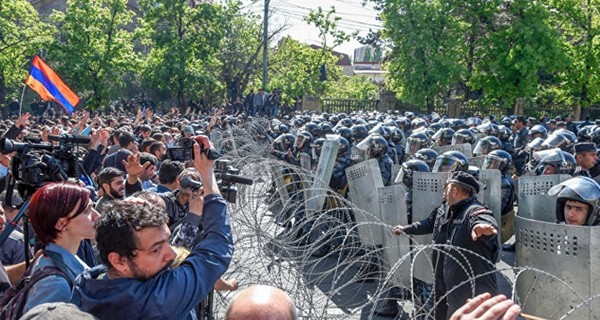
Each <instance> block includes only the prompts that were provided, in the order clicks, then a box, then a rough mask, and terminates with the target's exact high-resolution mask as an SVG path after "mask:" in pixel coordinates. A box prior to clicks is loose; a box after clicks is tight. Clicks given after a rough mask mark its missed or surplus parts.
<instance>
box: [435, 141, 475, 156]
mask: <svg viewBox="0 0 600 320" xmlns="http://www.w3.org/2000/svg"><path fill="white" fill-rule="evenodd" d="M472 148H473V146H471V144H470V143H461V144H455V145H451V146H443V147H438V146H437V145H436V146H433V147H432V149H433V150H435V151H437V152H438V153H440V154H442V153H444V152H446V151H460V152H462V154H464V155H465V157H467V158H472V157H473V151H472Z"/></svg>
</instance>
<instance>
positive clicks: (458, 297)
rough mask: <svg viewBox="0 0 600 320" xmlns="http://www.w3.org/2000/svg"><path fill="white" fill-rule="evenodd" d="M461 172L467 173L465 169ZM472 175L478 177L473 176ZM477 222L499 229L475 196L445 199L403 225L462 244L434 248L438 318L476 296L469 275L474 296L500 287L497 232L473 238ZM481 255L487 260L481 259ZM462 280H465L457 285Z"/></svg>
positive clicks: (412, 231) (446, 242)
mask: <svg viewBox="0 0 600 320" xmlns="http://www.w3.org/2000/svg"><path fill="white" fill-rule="evenodd" d="M461 174H463V175H468V174H465V173H462V172H461ZM471 179H473V181H475V179H474V178H473V177H472V176H471ZM478 189H479V186H477V187H476V191H478ZM476 193H477V192H475V194H476ZM477 224H488V225H492V226H493V227H494V228H496V230H498V225H497V222H496V220H495V219H494V216H493V214H492V212H491V211H490V210H489V209H487V208H486V207H484V206H483V205H482V204H481V203H479V202H478V201H477V199H476V197H475V196H473V197H469V198H466V199H463V200H461V201H459V202H457V203H454V204H452V205H450V206H448V205H447V204H446V203H444V204H442V205H441V206H440V207H438V208H437V209H436V210H434V211H433V212H432V213H431V214H430V215H429V217H427V218H425V219H423V220H421V221H418V222H414V223H412V224H410V225H408V226H406V227H405V228H404V233H406V234H414V235H421V234H428V233H433V242H434V243H435V244H442V245H451V246H453V247H458V248H460V250H459V249H455V248H453V247H442V248H439V250H434V251H433V254H432V261H433V263H434V269H435V290H434V296H435V300H436V309H435V318H436V319H447V318H448V317H449V315H451V314H452V313H454V311H456V310H457V309H458V308H460V307H461V306H462V305H463V304H464V303H465V301H466V300H467V299H468V298H472V297H474V296H473V294H472V288H471V282H470V281H467V280H469V279H472V280H473V282H474V284H475V288H474V291H475V292H474V294H475V296H477V295H478V294H481V293H484V292H489V293H491V294H492V296H494V295H496V293H497V291H498V285H497V281H496V274H495V273H494V272H493V271H495V270H496V269H495V265H494V263H495V262H496V261H497V260H498V250H499V247H498V239H497V236H496V235H492V236H481V237H480V238H479V239H477V240H476V241H473V239H472V238H471V232H472V230H473V227H474V226H475V225H477ZM480 256H481V257H484V258H485V259H486V260H487V261H482V259H481V258H480ZM486 273H489V274H486ZM483 274H486V275H483ZM475 277H477V278H475ZM463 282H466V283H465V284H463V285H461V286H460V287H458V288H455V286H458V285H459V284H461V283H463ZM450 291H451V292H450ZM448 292H450V293H449V294H448V296H447V297H445V298H443V299H442V298H441V297H443V296H444V295H446V293H448ZM437 300H440V301H437ZM438 302H439V303H438ZM446 303H447V304H446Z"/></svg>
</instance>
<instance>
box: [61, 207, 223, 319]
mask: <svg viewBox="0 0 600 320" xmlns="http://www.w3.org/2000/svg"><path fill="white" fill-rule="evenodd" d="M203 212H204V214H203V216H202V221H203V227H204V233H198V235H199V237H200V236H202V237H203V239H202V241H197V242H196V244H195V245H194V248H193V250H192V252H191V253H190V255H189V256H188V257H187V258H186V259H185V261H184V262H183V263H182V264H181V265H180V266H179V267H177V268H174V269H171V268H169V269H167V270H165V271H162V272H161V273H159V274H157V275H156V276H154V277H152V278H150V279H148V280H146V281H140V280H137V279H133V278H119V279H108V277H106V276H105V275H104V274H105V273H106V266H98V267H96V268H93V269H90V270H89V271H87V272H84V273H83V274H82V275H81V276H79V277H78V278H77V281H76V287H75V291H74V294H73V299H72V302H73V303H75V304H77V305H78V306H79V307H80V309H81V310H83V311H85V312H89V313H91V314H93V315H94V316H96V317H98V318H100V319H195V318H196V317H195V313H193V312H192V310H193V309H194V307H195V306H196V305H197V304H198V303H199V302H200V301H201V300H202V299H203V298H204V297H205V296H206V295H207V294H208V293H209V292H210V291H211V290H212V288H213V286H214V284H215V282H216V281H217V279H219V277H220V276H221V275H222V274H223V273H224V272H225V271H226V270H227V268H228V267H229V263H230V261H231V255H232V254H233V238H232V236H231V226H230V224H229V218H228V215H227V205H226V202H225V199H223V197H222V196H219V195H209V196H207V197H206V198H205V199H204V210H203Z"/></svg>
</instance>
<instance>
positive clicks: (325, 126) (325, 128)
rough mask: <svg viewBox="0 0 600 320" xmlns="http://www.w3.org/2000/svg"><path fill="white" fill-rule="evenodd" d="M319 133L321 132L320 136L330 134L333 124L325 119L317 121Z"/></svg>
mask: <svg viewBox="0 0 600 320" xmlns="http://www.w3.org/2000/svg"><path fill="white" fill-rule="evenodd" d="M319 133H320V134H321V136H325V135H326V134H332V133H333V126H332V125H331V123H329V122H327V121H325V122H321V123H319Z"/></svg>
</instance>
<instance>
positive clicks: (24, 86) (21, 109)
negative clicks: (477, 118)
mask: <svg viewBox="0 0 600 320" xmlns="http://www.w3.org/2000/svg"><path fill="white" fill-rule="evenodd" d="M25 88H27V84H24V85H23V90H22V91H21V101H19V118H20V117H21V112H22V111H23V97H25Z"/></svg>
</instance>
